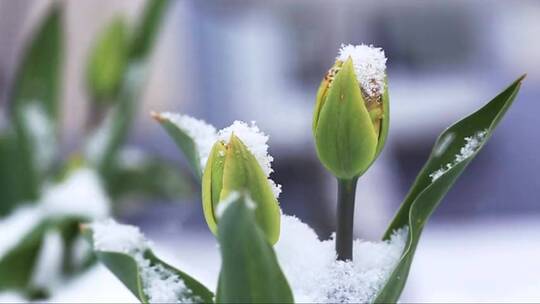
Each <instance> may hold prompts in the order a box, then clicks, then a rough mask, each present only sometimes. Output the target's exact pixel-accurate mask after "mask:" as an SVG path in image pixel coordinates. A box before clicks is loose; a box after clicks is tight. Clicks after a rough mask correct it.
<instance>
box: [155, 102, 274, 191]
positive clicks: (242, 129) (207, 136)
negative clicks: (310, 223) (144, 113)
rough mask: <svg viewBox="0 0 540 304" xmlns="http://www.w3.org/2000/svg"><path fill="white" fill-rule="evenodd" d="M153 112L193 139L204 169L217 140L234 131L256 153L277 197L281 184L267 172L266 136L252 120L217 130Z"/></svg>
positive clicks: (178, 116)
mask: <svg viewBox="0 0 540 304" xmlns="http://www.w3.org/2000/svg"><path fill="white" fill-rule="evenodd" d="M152 115H154V116H155V117H157V118H158V119H164V120H168V121H169V122H171V123H173V124H175V125H176V126H177V127H178V128H179V129H181V130H182V131H184V132H185V133H186V134H187V135H188V136H190V137H191V138H192V139H193V141H194V142H195V145H196V148H197V152H198V153H199V159H200V161H201V168H203V169H204V167H206V162H207V161H208V156H209V155H210V151H211V150H212V146H213V145H214V144H215V143H216V141H218V140H221V141H223V142H225V143H228V142H229V140H230V138H231V135H232V134H233V133H234V135H235V136H237V137H238V138H240V140H242V142H243V143H244V144H245V145H246V147H247V148H248V150H249V151H250V152H251V153H252V154H253V156H255V159H257V162H258V163H259V165H260V166H261V168H262V170H263V172H264V173H265V174H266V177H267V178H268V182H269V183H270V186H271V187H272V191H273V193H274V196H275V197H276V198H278V197H279V194H280V193H281V185H278V184H276V183H275V182H274V181H273V180H272V179H271V178H270V174H271V173H272V172H273V170H272V161H273V160H274V158H273V157H272V156H271V155H269V154H268V139H269V137H268V136H267V135H266V134H264V133H263V132H262V131H261V130H260V129H259V127H257V125H256V124H255V122H254V121H252V122H251V124H247V123H245V122H243V121H238V120H236V121H234V122H233V123H232V124H231V125H230V126H228V127H226V128H224V129H221V130H219V131H217V132H216V129H215V128H214V127H213V126H211V125H209V124H207V123H206V122H204V121H202V120H199V119H196V118H193V117H190V116H187V115H182V114H177V113H170V112H162V113H153V114H152ZM222 154H223V153H221V154H220V155H221V156H223V155H222Z"/></svg>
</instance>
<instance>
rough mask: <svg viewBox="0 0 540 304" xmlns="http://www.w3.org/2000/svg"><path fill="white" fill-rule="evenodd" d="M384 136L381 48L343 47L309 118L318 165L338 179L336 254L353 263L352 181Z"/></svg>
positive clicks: (367, 164)
mask: <svg viewBox="0 0 540 304" xmlns="http://www.w3.org/2000/svg"><path fill="white" fill-rule="evenodd" d="M387 134H388V91H387V84H386V57H385V56H384V52H383V51H382V49H380V48H375V47H373V46H366V45H358V46H352V45H342V47H341V49H340V51H339V55H338V57H337V58H336V62H335V64H334V66H332V68H330V70H329V71H328V73H327V74H326V76H325V77H324V79H323V80H322V83H321V85H320V86H319V90H318V92H317V102H316V105H315V112H314V114H313V136H314V137H315V146H316V149H317V155H318V157H319V159H320V160H321V163H322V164H323V165H324V166H325V167H326V168H327V169H328V170H329V171H330V172H332V174H334V175H335V176H336V177H337V179H338V206H337V231H336V253H337V257H338V259H339V260H352V246H353V235H352V231H353V226H354V199H355V192H356V183H357V180H358V177H359V176H361V175H362V174H363V173H364V172H365V171H366V170H367V169H368V168H369V167H370V166H371V164H372V163H373V162H374V161H375V159H377V157H378V156H379V154H380V153H381V151H382V148H383V146H384V143H385V141H386V136H387Z"/></svg>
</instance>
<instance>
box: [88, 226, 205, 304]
mask: <svg viewBox="0 0 540 304" xmlns="http://www.w3.org/2000/svg"><path fill="white" fill-rule="evenodd" d="M91 228H92V230H93V232H94V233H93V238H94V248H95V250H97V251H108V252H120V253H124V254H128V255H130V256H131V257H133V259H134V260H135V262H136V263H137V266H138V267H139V271H140V275H141V279H142V283H143V291H144V294H145V295H146V296H147V297H148V301H149V302H150V303H193V302H201V301H200V299H198V298H197V297H196V296H194V295H193V294H192V292H191V290H189V289H188V288H187V287H186V285H185V284H184V281H183V280H182V279H181V278H180V277H179V276H178V275H176V274H175V273H174V272H173V271H171V270H169V269H167V268H165V267H164V266H162V265H160V264H157V265H152V263H151V261H150V260H149V259H147V258H145V257H144V253H145V251H146V250H148V248H149V245H150V244H149V241H148V240H146V238H145V237H144V235H143V234H142V233H141V231H140V230H139V228H137V227H135V226H131V225H123V224H119V223H117V222H115V221H114V220H112V219H109V220H106V221H101V222H95V223H93V224H92V225H91Z"/></svg>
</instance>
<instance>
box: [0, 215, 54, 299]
mask: <svg viewBox="0 0 540 304" xmlns="http://www.w3.org/2000/svg"><path fill="white" fill-rule="evenodd" d="M47 226H48V224H47V223H46V222H42V223H37V224H36V226H35V227H34V228H33V229H31V230H30V232H29V233H28V234H27V235H25V236H24V237H23V238H22V239H21V240H20V241H19V242H18V243H17V244H16V245H15V246H14V247H13V248H10V249H9V250H8V251H7V252H5V254H4V255H3V256H1V257H0V291H2V290H20V291H24V290H26V289H27V288H28V287H29V286H28V284H29V283H30V281H31V279H32V274H33V271H34V266H35V265H36V262H37V258H38V254H39V251H40V248H41V246H42V244H43V238H44V235H45V232H46V231H47ZM3 233H6V232H5V231H4V232H3Z"/></svg>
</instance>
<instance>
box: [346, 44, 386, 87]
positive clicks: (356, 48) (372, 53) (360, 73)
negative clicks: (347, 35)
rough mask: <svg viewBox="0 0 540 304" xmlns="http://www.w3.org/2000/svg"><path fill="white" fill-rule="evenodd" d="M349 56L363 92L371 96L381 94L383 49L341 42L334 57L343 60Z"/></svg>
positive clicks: (383, 75)
mask: <svg viewBox="0 0 540 304" xmlns="http://www.w3.org/2000/svg"><path fill="white" fill-rule="evenodd" d="M349 57H350V58H351V59H352V63H353V66H354V72H355V74H356V79H357V80H358V83H359V84H360V86H361V87H362V89H363V90H364V92H365V93H366V94H368V95H369V96H371V97H374V96H381V95H382V94H383V92H384V79H385V77H386V60H387V59H386V57H385V55H384V51H383V49H382V48H378V47H374V46H373V45H365V44H360V45H351V44H347V45H345V44H342V45H341V48H340V49H339V54H338V56H337V57H336V59H337V60H339V61H342V62H345V61H346V60H347V59H348V58H349Z"/></svg>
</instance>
